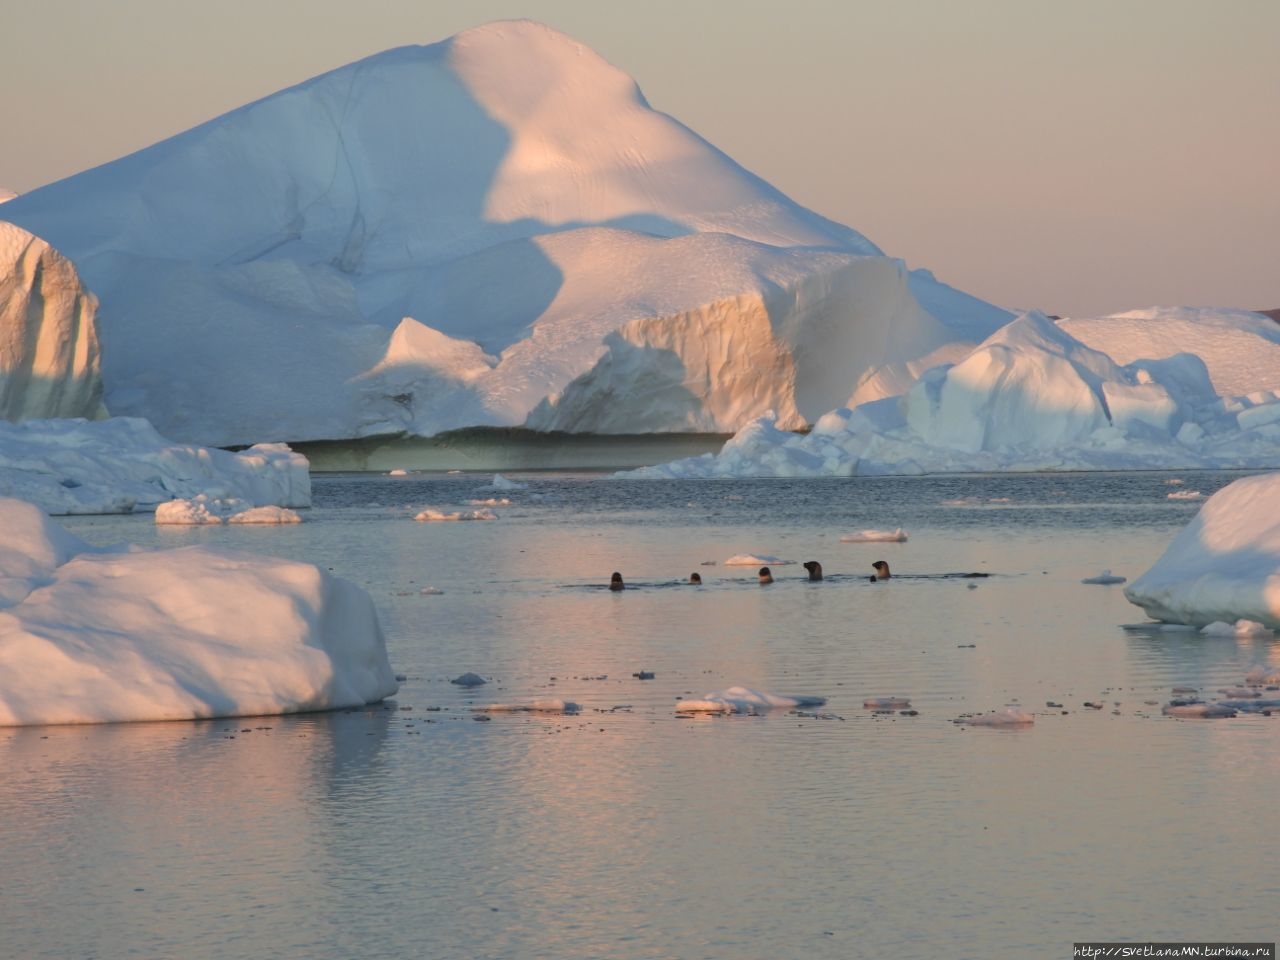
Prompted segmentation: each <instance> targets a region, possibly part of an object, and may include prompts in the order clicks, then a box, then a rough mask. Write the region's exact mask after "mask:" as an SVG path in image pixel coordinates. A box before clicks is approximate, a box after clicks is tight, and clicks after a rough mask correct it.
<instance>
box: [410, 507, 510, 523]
mask: <svg viewBox="0 0 1280 960" xmlns="http://www.w3.org/2000/svg"><path fill="white" fill-rule="evenodd" d="M413 519H415V520H424V521H442V520H497V519H498V515H497V514H496V513H494V512H493V511H492V510H489V509H481V510H458V511H456V512H454V513H445V512H444V511H443V510H433V509H431V508H430V507H428V508H427V509H426V510H423V511H422V512H421V513H419V514H418V515H417V516H416V517H414V518H413Z"/></svg>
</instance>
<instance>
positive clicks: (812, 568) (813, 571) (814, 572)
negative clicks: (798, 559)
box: [804, 560, 822, 581]
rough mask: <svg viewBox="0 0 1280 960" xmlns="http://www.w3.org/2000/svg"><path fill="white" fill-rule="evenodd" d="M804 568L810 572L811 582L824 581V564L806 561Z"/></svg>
mask: <svg viewBox="0 0 1280 960" xmlns="http://www.w3.org/2000/svg"><path fill="white" fill-rule="evenodd" d="M804 568H805V569H806V570H808V571H809V580H810V581H814V580H821V579H822V564H820V563H819V562H818V561H817V560H806V561H805V564H804Z"/></svg>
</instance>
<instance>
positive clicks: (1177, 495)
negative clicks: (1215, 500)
mask: <svg viewBox="0 0 1280 960" xmlns="http://www.w3.org/2000/svg"><path fill="white" fill-rule="evenodd" d="M1166 497H1167V499H1169V500H1203V499H1204V494H1203V493H1201V492H1200V491H1199V490H1174V491H1173V492H1172V493H1169V494H1166Z"/></svg>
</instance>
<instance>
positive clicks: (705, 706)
mask: <svg viewBox="0 0 1280 960" xmlns="http://www.w3.org/2000/svg"><path fill="white" fill-rule="evenodd" d="M826 702H827V698H826V697H803V696H785V695H779V694H773V693H762V692H760V691H759V690H751V689H748V688H747V687H729V688H728V689H727V690H721V691H718V692H716V693H708V694H706V695H704V696H703V697H702V698H701V699H691V700H680V701H677V703H676V713H752V714H754V713H760V712H762V711H765V710H779V709H784V710H785V709H792V708H795V707H821V706H823V705H824V704H825V703H826Z"/></svg>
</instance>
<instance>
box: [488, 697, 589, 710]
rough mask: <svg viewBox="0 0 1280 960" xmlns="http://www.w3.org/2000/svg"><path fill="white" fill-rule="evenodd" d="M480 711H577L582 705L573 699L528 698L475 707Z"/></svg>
mask: <svg viewBox="0 0 1280 960" xmlns="http://www.w3.org/2000/svg"><path fill="white" fill-rule="evenodd" d="M472 709H473V710H475V711H477V712H479V713H577V712H579V711H580V710H581V709H582V707H580V706H579V705H578V704H576V703H574V702H573V701H572V700H559V699H550V700H527V701H524V702H522V703H489V704H486V705H485V706H483V707H473V708H472Z"/></svg>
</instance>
